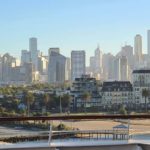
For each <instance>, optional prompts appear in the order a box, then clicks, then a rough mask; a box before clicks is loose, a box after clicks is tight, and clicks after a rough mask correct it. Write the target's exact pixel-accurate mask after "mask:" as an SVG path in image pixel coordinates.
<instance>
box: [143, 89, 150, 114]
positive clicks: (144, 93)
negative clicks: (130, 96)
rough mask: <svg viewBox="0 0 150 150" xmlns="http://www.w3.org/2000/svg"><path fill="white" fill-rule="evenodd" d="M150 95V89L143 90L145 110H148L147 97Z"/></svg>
mask: <svg viewBox="0 0 150 150" xmlns="http://www.w3.org/2000/svg"><path fill="white" fill-rule="evenodd" d="M148 96H149V91H148V90H147V89H143V90H142V97H144V98H145V112H147V97H148Z"/></svg>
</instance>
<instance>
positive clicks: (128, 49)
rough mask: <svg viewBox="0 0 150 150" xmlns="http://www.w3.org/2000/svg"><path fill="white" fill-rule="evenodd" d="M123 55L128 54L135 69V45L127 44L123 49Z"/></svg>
mask: <svg viewBox="0 0 150 150" xmlns="http://www.w3.org/2000/svg"><path fill="white" fill-rule="evenodd" d="M121 55H122V56H126V58H127V60H128V65H129V66H130V67H131V69H133V67H134V57H133V47H132V46H130V45H125V46H123V47H122V49H121Z"/></svg>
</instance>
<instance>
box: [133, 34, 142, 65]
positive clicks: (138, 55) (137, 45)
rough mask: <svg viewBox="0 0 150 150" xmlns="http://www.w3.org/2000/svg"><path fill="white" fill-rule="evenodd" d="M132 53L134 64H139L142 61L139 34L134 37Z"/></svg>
mask: <svg viewBox="0 0 150 150" xmlns="http://www.w3.org/2000/svg"><path fill="white" fill-rule="evenodd" d="M134 54H135V64H136V65H137V64H140V63H141V62H142V36H141V35H140V34H137V35H136V36H135V38H134Z"/></svg>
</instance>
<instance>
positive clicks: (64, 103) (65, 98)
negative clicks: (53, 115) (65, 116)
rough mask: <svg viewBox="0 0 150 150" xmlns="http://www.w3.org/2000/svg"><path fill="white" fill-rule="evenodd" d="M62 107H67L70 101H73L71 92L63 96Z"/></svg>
mask: <svg viewBox="0 0 150 150" xmlns="http://www.w3.org/2000/svg"><path fill="white" fill-rule="evenodd" d="M61 103H62V107H63V108H65V109H67V108H69V107H70V103H71V96H70V95H69V94H64V95H63V96H62V102H61Z"/></svg>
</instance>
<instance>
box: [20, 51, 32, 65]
mask: <svg viewBox="0 0 150 150" xmlns="http://www.w3.org/2000/svg"><path fill="white" fill-rule="evenodd" d="M29 62H31V53H30V52H29V51H27V50H22V51H21V64H22V65H23V64H24V63H29Z"/></svg>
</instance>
